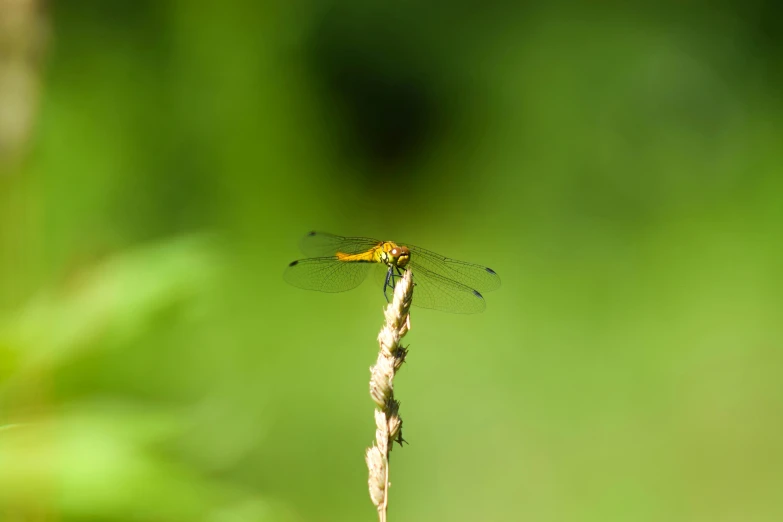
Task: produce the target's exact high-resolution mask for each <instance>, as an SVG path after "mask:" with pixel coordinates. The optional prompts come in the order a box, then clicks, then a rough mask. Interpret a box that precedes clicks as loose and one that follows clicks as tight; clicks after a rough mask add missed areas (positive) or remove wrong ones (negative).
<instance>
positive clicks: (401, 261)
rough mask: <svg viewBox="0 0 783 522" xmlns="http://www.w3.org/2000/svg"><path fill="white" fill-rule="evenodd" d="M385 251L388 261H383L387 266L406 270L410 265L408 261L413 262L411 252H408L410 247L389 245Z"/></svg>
mask: <svg viewBox="0 0 783 522" xmlns="http://www.w3.org/2000/svg"><path fill="white" fill-rule="evenodd" d="M385 250H386V252H385V253H386V259H384V260H383V261H384V263H386V264H387V265H391V266H396V267H399V268H404V267H405V265H407V264H408V261H410V260H411V251H410V250H408V247H404V246H397V245H394V244H392V245H389V248H388V249H385Z"/></svg>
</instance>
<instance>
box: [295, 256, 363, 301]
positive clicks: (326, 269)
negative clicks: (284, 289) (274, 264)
mask: <svg viewBox="0 0 783 522" xmlns="http://www.w3.org/2000/svg"><path fill="white" fill-rule="evenodd" d="M372 266H375V265H374V264H373V263H349V262H345V261H339V260H338V259H337V258H336V257H334V256H332V257H313V258H310V259H299V260H298V261H294V262H292V263H291V264H290V265H288V268H287V269H286V271H285V274H284V275H283V277H284V278H285V280H286V281H288V282H289V283H291V284H292V285H294V286H297V287H299V288H304V289H305V290H318V291H320V292H344V291H346V290H350V289H352V288H356V287H357V286H359V285H360V284H361V283H362V281H364V279H365V278H366V277H367V273H368V272H369V271H370V268H371V267H372Z"/></svg>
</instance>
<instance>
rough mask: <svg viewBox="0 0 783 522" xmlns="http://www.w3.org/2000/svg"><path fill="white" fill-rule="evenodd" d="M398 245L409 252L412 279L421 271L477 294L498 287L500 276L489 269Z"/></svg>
mask: <svg viewBox="0 0 783 522" xmlns="http://www.w3.org/2000/svg"><path fill="white" fill-rule="evenodd" d="M400 244H401V245H405V246H407V247H408V248H409V249H410V251H411V260H410V262H409V263H408V264H409V266H410V267H411V268H412V269H413V277H414V278H415V277H416V273H417V272H419V271H422V270H423V271H425V272H431V273H435V274H439V275H441V276H443V277H444V278H446V279H452V280H454V281H457V282H458V283H461V284H462V285H464V286H466V287H469V288H472V289H475V290H478V291H479V292H490V291H492V290H497V289H498V288H499V287H500V276H499V275H497V274H496V273H495V271H494V270H492V269H491V268H487V267H485V266H481V265H476V264H473V263H467V262H465V261H459V260H457V259H451V258H449V257H445V256H442V255H440V254H436V253H435V252H432V251H431V250H427V249H424V248H421V247H417V246H415V245H409V244H407V243H400ZM414 292H415V291H414ZM414 299H415V298H414Z"/></svg>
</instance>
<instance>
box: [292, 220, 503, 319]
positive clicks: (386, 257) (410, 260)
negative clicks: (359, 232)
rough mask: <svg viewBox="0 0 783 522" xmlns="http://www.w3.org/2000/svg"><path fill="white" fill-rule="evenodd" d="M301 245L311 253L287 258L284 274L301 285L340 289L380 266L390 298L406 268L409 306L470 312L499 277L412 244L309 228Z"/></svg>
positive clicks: (480, 308) (476, 309) (482, 305)
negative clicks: (409, 282)
mask: <svg viewBox="0 0 783 522" xmlns="http://www.w3.org/2000/svg"><path fill="white" fill-rule="evenodd" d="M301 247H302V251H303V252H304V253H305V254H306V255H308V256H312V257H310V258H308V259H299V260H297V261H293V262H292V263H290V264H289V265H288V268H287V269H286V271H285V276H284V277H285V280H286V281H288V282H289V283H291V284H292V285H294V286H297V287H299V288H304V289H306V290H319V291H321V292H344V291H346V290H350V289H352V288H355V287H357V286H359V284H361V282H362V281H364V279H365V278H366V277H367V274H368V273H369V272H370V271H371V269H373V268H374V267H383V268H384V271H383V272H384V274H383V275H384V279H383V294H384V296H385V297H386V300H387V301H389V299H390V297H391V296H392V295H393V292H394V287H395V285H396V283H397V281H398V280H399V278H400V277H402V275H403V274H404V273H405V271H406V270H408V269H410V270H411V271H412V272H413V283H414V285H415V286H414V292H413V305H415V306H419V307H422V308H432V309H435V310H442V311H444V312H452V313H462V314H472V313H478V312H483V311H484V309H485V308H486V303H485V301H484V296H483V295H482V292H489V291H491V290H495V289H497V288H498V287H500V276H498V275H497V274H496V273H495V271H494V270H492V269H491V268H487V267H485V266H481V265H475V264H473V263H466V262H464V261H458V260H456V259H451V258H448V257H445V256H442V255H439V254H436V253H435V252H432V251H430V250H426V249H424V248H421V247H417V246H414V245H411V244H402V243H397V242H394V241H379V240H377V239H371V238H366V237H342V236H335V235H333V234H327V233H325V232H310V233H309V234H307V236H305V237H304V239H303V240H302V244H301Z"/></svg>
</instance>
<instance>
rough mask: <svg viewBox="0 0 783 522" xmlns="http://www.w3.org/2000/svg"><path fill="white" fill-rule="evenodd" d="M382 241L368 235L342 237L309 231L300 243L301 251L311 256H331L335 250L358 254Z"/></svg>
mask: <svg viewBox="0 0 783 522" xmlns="http://www.w3.org/2000/svg"><path fill="white" fill-rule="evenodd" d="M381 243H382V241H378V240H377V239H372V238H369V237H343V236H335V235H334V234H328V233H326V232H315V231H313V232H310V233H309V234H307V235H306V236H305V237H304V238H303V239H302V242H301V244H300V248H301V249H302V252H304V253H305V254H306V255H308V256H311V257H322V256H333V255H335V254H336V253H337V252H343V253H345V254H360V253H362V252H366V251H368V250H370V249H371V248H375V247H376V246H378V245H379V244H381Z"/></svg>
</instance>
